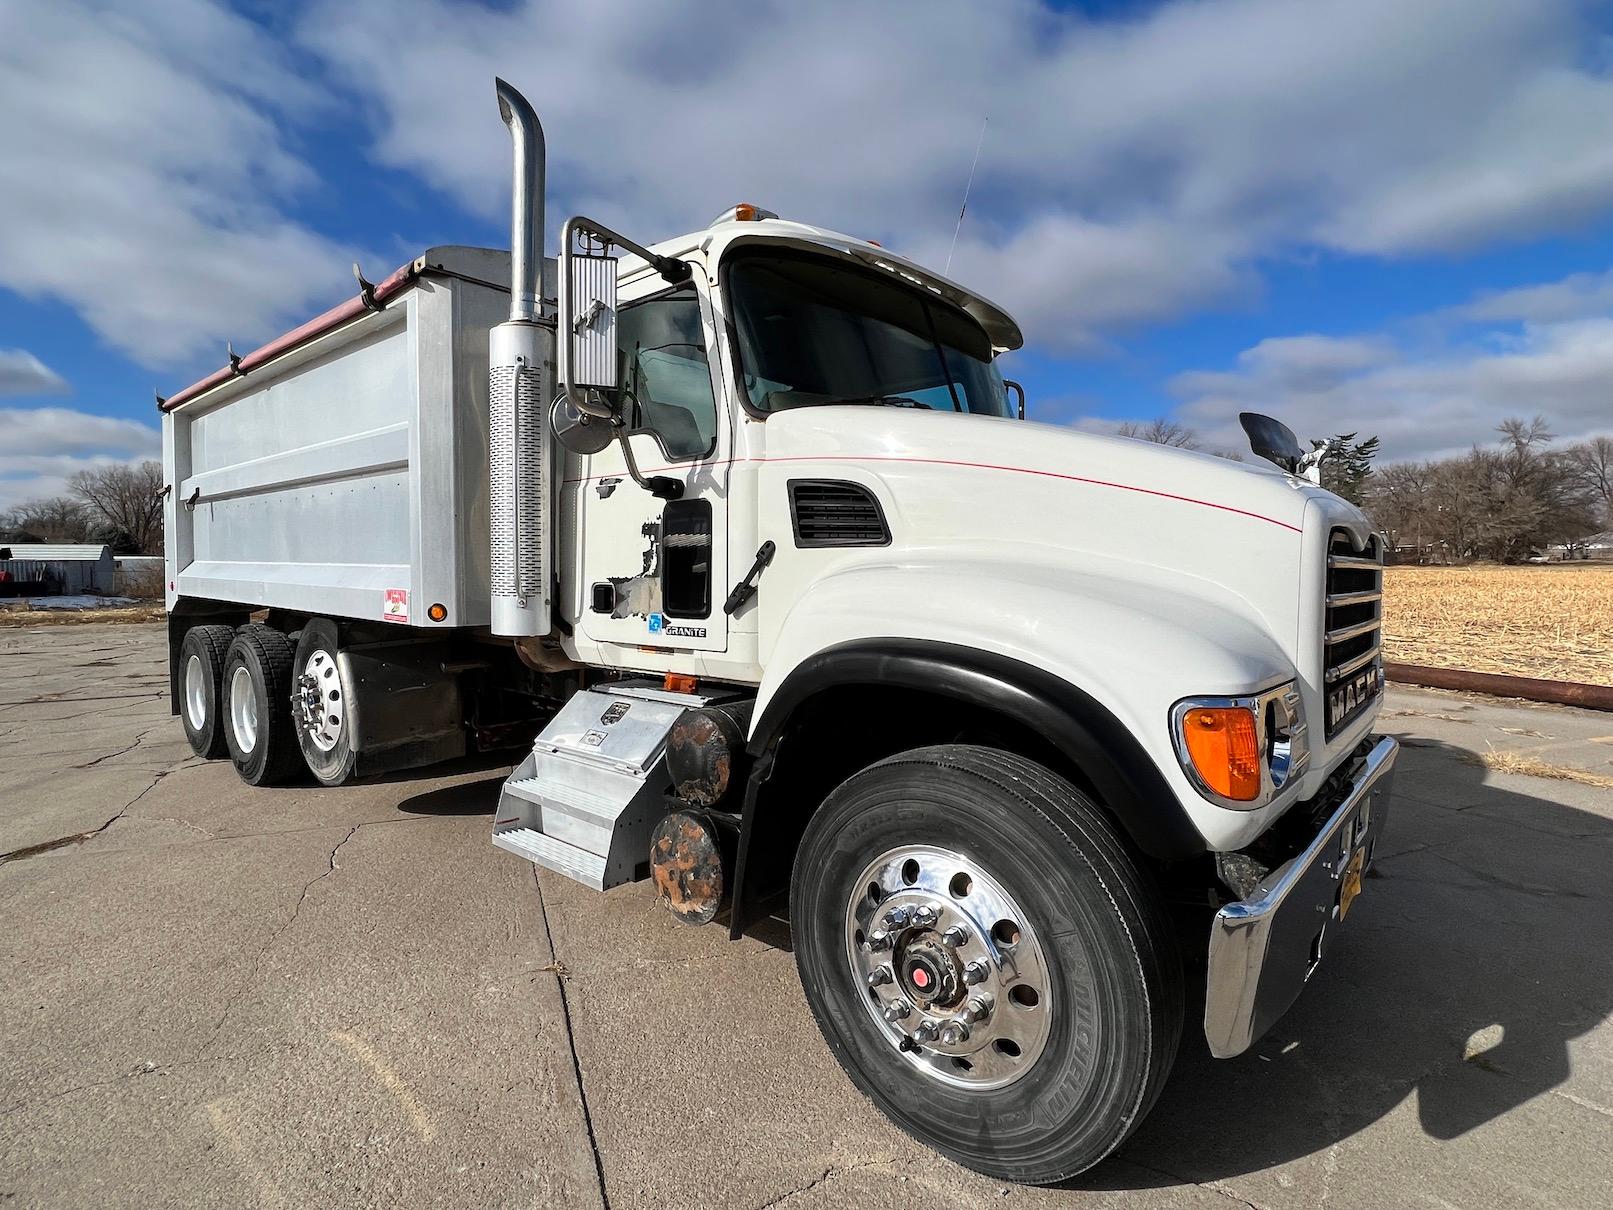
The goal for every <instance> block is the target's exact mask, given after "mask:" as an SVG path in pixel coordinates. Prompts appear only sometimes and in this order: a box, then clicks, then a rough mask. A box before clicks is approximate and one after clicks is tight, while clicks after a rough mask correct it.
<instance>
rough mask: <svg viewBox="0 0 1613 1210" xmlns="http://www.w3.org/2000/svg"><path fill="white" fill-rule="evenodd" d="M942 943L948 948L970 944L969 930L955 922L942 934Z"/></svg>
mask: <svg viewBox="0 0 1613 1210" xmlns="http://www.w3.org/2000/svg"><path fill="white" fill-rule="evenodd" d="M941 944H942V945H944V946H946V947H947V948H948V949H957V948H958V946H960V945H967V944H969V930H968V928H967V927H966V926H964V925H961V924H954V925H953V926H952V927H951V928H949V929H948V930H947V931H946V932H944V933H942V934H941Z"/></svg>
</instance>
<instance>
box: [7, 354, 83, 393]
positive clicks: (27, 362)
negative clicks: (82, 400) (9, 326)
mask: <svg viewBox="0 0 1613 1210" xmlns="http://www.w3.org/2000/svg"><path fill="white" fill-rule="evenodd" d="M66 392H67V383H66V382H65V381H64V380H63V378H62V376H61V375H60V374H58V373H56V371H55V370H53V369H51V368H50V367H49V366H47V365H46V364H45V363H44V362H42V361H40V360H39V358H37V357H35V356H34V355H33V354H32V353H30V352H28V350H27V349H0V395H63V394H66Z"/></svg>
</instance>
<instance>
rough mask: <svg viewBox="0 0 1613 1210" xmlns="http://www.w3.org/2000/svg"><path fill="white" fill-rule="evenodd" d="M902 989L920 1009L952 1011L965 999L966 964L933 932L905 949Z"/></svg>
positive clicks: (920, 937)
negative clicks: (931, 1008) (933, 1008)
mask: <svg viewBox="0 0 1613 1210" xmlns="http://www.w3.org/2000/svg"><path fill="white" fill-rule="evenodd" d="M899 962H900V970H901V972H902V985H903V987H904V988H905V989H906V990H907V994H908V995H909V996H910V997H912V999H914V1000H916V1001H917V1002H918V1004H919V1006H920V1007H922V1008H928V1007H931V1006H934V1007H936V1008H952V1007H955V1006H956V1005H957V1003H958V1001H959V1000H961V999H962V998H963V990H964V982H963V964H962V963H961V962H959V961H958V959H957V955H956V953H955V952H953V951H949V950H947V949H946V947H945V946H943V945H942V944H941V942H940V939H939V938H938V937H937V936H936V935H935V934H934V933H932V932H925V933H921V934H920V935H919V936H918V937H916V938H914V939H913V940H912V941H910V942H908V943H906V944H905V945H904V946H903V947H902V955H901V958H900V959H899Z"/></svg>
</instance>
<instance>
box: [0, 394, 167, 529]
mask: <svg viewBox="0 0 1613 1210" xmlns="http://www.w3.org/2000/svg"><path fill="white" fill-rule="evenodd" d="M161 456H162V437H161V434H160V433H159V432H158V430H157V429H156V428H154V427H152V426H151V425H146V424H140V423H138V422H137V421H133V420H115V419H113V418H111V417H109V416H95V415H92V414H90V413H88V412H81V411H78V410H76V409H73V408H0V510H4V509H7V508H10V507H11V506H12V505H15V504H21V503H22V502H24V501H26V500H37V499H41V498H44V497H47V496H55V495H60V494H61V493H62V492H63V491H64V490H65V489H66V487H67V481H68V480H69V479H70V478H72V476H73V475H74V474H76V473H77V472H78V471H81V470H87V469H89V468H92V467H97V466H105V465H108V464H110V463H114V462H130V461H135V460H138V459H144V458H159V457H161Z"/></svg>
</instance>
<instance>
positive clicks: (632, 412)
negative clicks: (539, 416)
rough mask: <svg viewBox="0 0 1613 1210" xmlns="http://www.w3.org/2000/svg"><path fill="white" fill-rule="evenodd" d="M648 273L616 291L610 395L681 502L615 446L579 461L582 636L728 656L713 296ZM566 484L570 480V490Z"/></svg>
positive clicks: (643, 454) (724, 456)
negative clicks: (647, 483)
mask: <svg viewBox="0 0 1613 1210" xmlns="http://www.w3.org/2000/svg"><path fill="white" fill-rule="evenodd" d="M700 276H701V275H700V274H698V273H697V274H695V280H694V281H691V282H688V283H685V284H684V285H681V286H676V287H672V288H668V287H667V285H666V283H665V282H664V281H663V280H662V279H661V278H659V277H655V276H651V277H649V278H645V279H640V280H639V281H637V282H634V283H631V284H624V285H623V286H622V287H621V288H620V290H619V292H618V298H617V316H616V333H617V357H618V367H619V376H618V381H619V382H620V384H621V385H620V387H619V388H618V389H617V391H616V392H615V398H616V400H617V403H618V405H619V406H620V407H621V409H622V414H623V416H624V417H625V418H626V421H627V424H628V427H629V428H630V429H633V430H636V431H635V432H634V434H633V435H632V436H631V437H629V438H628V440H630V441H631V442H632V446H633V456H634V459H635V461H636V462H637V463H638V467H639V470H640V472H641V473H642V474H643V475H645V476H646V477H649V476H651V475H659V476H664V477H666V478H670V479H675V480H677V481H678V482H680V483H682V484H683V495H682V496H681V497H680V498H679V499H677V500H662V499H659V498H657V497H655V496H652V495H651V494H650V493H649V492H647V491H646V490H645V489H643V488H642V487H640V486H639V485H638V484H636V483H635V482H633V479H632V477H631V476H629V474H628V473H627V466H626V463H625V462H624V460H623V458H622V450H621V445H620V443H618V442H612V443H611V444H610V445H609V446H607V447H606V448H605V449H604V450H602V451H601V452H599V453H598V454H593V455H590V456H587V457H585V458H583V459H582V472H583V474H582V480H581V482H580V483H579V484H577V485H576V487H577V490H578V497H577V504H576V507H577V515H578V519H579V523H580V530H581V534H580V539H581V541H580V547H581V555H582V558H581V568H582V585H581V588H582V611H581V619H580V621H581V626H582V630H583V633H584V634H585V635H587V636H588V637H589V638H591V639H594V640H596V641H599V642H608V643H619V644H623V645H627V646H632V647H635V648H637V647H657V648H670V649H687V650H693V651H724V650H726V649H727V645H728V629H727V622H728V617H727V615H726V614H724V613H723V611H722V603H723V600H724V598H725V596H726V594H727V591H728V590H727V583H728V574H727V573H728V517H727V494H728V491H727V489H728V462H729V458H730V454H729V441H730V436H729V432H728V425H727V423H726V422H725V420H724V418H723V414H722V410H721V409H720V407H719V406H718V398H719V395H718V384H717V378H716V376H715V375H714V374H713V366H712V361H713V360H714V358H713V355H712V354H711V352H710V350H713V349H715V348H716V347H717V340H716V328H715V325H714V323H713V317H712V313H711V306H710V300H709V297H708V296H707V294H706V290H705V285H704V283H703V282H701V281H700V280H699V278H700ZM568 486H569V485H568Z"/></svg>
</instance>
